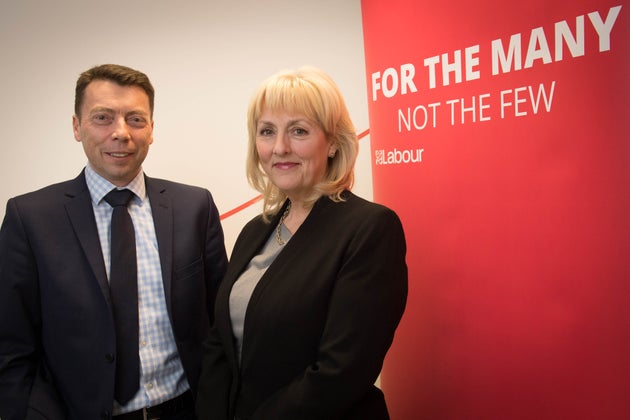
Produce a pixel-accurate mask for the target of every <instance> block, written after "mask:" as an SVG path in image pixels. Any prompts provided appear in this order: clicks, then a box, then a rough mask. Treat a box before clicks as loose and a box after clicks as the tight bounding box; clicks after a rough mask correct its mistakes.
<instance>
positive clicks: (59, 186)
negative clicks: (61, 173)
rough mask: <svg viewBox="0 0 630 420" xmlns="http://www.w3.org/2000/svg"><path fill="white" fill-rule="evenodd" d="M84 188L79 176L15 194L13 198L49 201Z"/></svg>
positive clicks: (26, 200) (28, 200)
mask: <svg viewBox="0 0 630 420" xmlns="http://www.w3.org/2000/svg"><path fill="white" fill-rule="evenodd" d="M85 189H87V185H86V184H85V180H82V179H81V177H80V176H79V177H77V178H74V179H70V180H66V181H61V182H56V183H54V184H50V185H46V186H44V187H41V188H39V189H36V190H33V191H29V192H26V193H23V194H20V195H17V196H15V197H13V199H14V200H16V201H20V202H30V201H42V200H44V201H50V200H55V198H57V197H59V198H62V197H67V196H72V195H75V194H79V193H80V192H81V191H83V190H85Z"/></svg>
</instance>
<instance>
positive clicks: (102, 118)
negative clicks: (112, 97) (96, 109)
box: [92, 114, 111, 124]
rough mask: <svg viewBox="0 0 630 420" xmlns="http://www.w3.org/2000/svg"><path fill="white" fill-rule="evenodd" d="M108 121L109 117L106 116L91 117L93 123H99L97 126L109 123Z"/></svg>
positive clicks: (96, 115)
mask: <svg viewBox="0 0 630 420" xmlns="http://www.w3.org/2000/svg"><path fill="white" fill-rule="evenodd" d="M110 119H111V118H109V116H108V115H106V114H95V115H92V120H93V121H94V122H97V123H99V124H102V123H105V122H109V120H110Z"/></svg>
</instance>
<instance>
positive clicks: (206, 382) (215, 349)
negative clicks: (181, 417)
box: [196, 327, 232, 420]
mask: <svg viewBox="0 0 630 420" xmlns="http://www.w3.org/2000/svg"><path fill="white" fill-rule="evenodd" d="M201 372H202V373H201V377H200V378H199V385H198V389H197V395H198V398H197V402H196V414H197V418H199V419H213V420H228V411H229V399H230V398H229V395H230V387H231V385H232V370H231V368H230V364H229V362H228V359H227V357H226V354H225V351H224V349H223V343H222V341H221V338H220V336H219V332H218V331H217V329H216V327H213V328H212V329H211V330H210V335H209V337H208V339H207V340H206V341H205V342H204V344H203V360H202V365H201Z"/></svg>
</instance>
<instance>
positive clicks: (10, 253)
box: [0, 64, 227, 420]
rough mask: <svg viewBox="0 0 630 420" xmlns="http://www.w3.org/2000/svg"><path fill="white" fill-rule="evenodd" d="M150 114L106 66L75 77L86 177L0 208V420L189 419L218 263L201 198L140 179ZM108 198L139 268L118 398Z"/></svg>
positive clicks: (217, 230)
mask: <svg viewBox="0 0 630 420" xmlns="http://www.w3.org/2000/svg"><path fill="white" fill-rule="evenodd" d="M153 103H154V91H153V87H152V85H151V83H150V81H149V79H148V78H147V76H146V75H145V74H143V73H142V72H139V71H137V70H134V69H131V68H128V67H124V66H119V65H110V64H107V65H102V66H96V67H94V68H91V69H89V70H87V71H85V72H84V73H82V74H81V75H80V77H79V79H78V80H77V85H76V96H75V115H74V116H73V119H72V125H73V131H74V137H75V139H76V140H77V141H78V142H80V143H82V144H83V148H84V151H85V154H86V156H87V159H88V163H87V165H86V167H85V169H84V170H83V171H82V172H81V173H80V174H79V176H78V177H77V178H75V179H73V180H70V181H66V182H62V183H59V184H55V185H51V186H48V187H46V188H43V189H41V190H39V191H35V192H31V193H28V194H24V195H21V196H18V197H15V198H12V199H10V200H9V201H8V203H7V208H6V214H5V219H4V222H3V224H2V228H1V229H0V419H2V420H13V419H23V418H33V419H41V418H47V419H61V418H69V419H79V420H85V419H98V418H102V419H107V418H112V417H113V418H114V419H136V418H137V419H140V418H144V419H146V418H160V419H163V420H164V419H173V420H174V419H194V401H193V396H194V395H196V387H197V382H198V378H199V371H200V364H201V352H202V351H201V343H202V341H203V340H204V339H205V337H206V335H207V333H208V331H209V328H210V324H211V323H212V313H213V306H214V297H215V293H216V290H217V287H218V284H219V282H220V280H221V278H222V277H223V275H224V273H225V268H226V264H227V256H226V251H225V246H224V242H223V231H222V228H221V225H220V222H219V215H218V211H217V208H216V206H215V204H214V202H213V200H212V196H211V194H210V193H209V191H207V190H206V189H202V188H199V187H193V186H187V185H183V184H178V183H175V182H171V181H166V180H161V179H156V178H150V177H148V176H146V175H145V174H144V173H143V171H142V163H143V161H144V159H145V157H146V156H147V153H148V150H149V146H150V145H151V143H152V142H153ZM114 189H128V190H131V191H132V192H133V194H132V195H131V196H132V198H131V202H130V203H129V204H128V207H127V209H126V210H127V212H128V214H129V215H130V216H131V220H132V222H133V232H132V235H133V234H135V249H136V257H137V258H136V260H137V276H134V277H137V290H138V293H137V296H138V297H137V299H136V298H134V302H137V306H138V310H137V311H136V314H137V315H135V320H136V321H135V324H136V325H135V328H136V331H137V336H138V342H137V343H135V342H134V341H135V340H129V341H131V343H127V342H123V340H119V343H118V344H119V345H122V344H124V345H126V344H134V346H135V348H136V349H138V350H137V353H138V355H137V357H135V356H136V355H135V354H133V355H132V356H134V357H133V358H135V360H138V361H139V373H138V375H137V376H138V377H134V376H136V375H131V376H132V383H134V385H133V386H132V392H131V394H130V395H129V396H128V397H125V398H122V397H120V396H119V395H120V394H119V393H117V389H115V388H116V386H115V384H116V382H117V379H118V378H120V377H122V376H121V375H123V374H124V373H128V372H129V370H127V371H126V372H121V371H120V369H119V371H118V372H117V369H116V365H117V359H119V358H120V357H119V356H120V355H122V353H123V351H122V350H119V351H118V352H117V327H116V323H115V317H114V312H113V307H114V306H115V305H114V299H112V296H113V293H110V281H111V278H110V277H111V276H110V275H111V267H113V265H114V263H116V262H117V261H116V260H117V257H115V255H116V254H115V253H112V248H111V247H112V245H111V244H110V230H111V229H112V227H111V218H112V213H113V207H112V206H111V205H110V204H109V203H108V201H106V196H108V193H109V192H110V191H111V190H114ZM125 214H126V213H125ZM131 237H133V236H131ZM112 256H114V258H112ZM110 264H111V266H110ZM129 271H132V270H129ZM133 289H134V292H135V287H134V288H133ZM126 306H127V308H126V309H129V306H130V305H126ZM133 309H134V311H135V305H133ZM132 348H134V347H132ZM134 353H135V352H134ZM131 371H133V370H131ZM136 389H137V390H136Z"/></svg>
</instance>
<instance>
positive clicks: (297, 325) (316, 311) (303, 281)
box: [197, 191, 407, 420]
mask: <svg viewBox="0 0 630 420" xmlns="http://www.w3.org/2000/svg"><path fill="white" fill-rule="evenodd" d="M344 197H345V201H343V202H333V201H332V200H330V199H329V198H327V197H323V198H320V199H319V200H318V201H317V202H316V203H315V206H314V207H313V209H312V211H311V212H310V214H309V215H308V217H307V218H306V220H305V221H304V223H303V224H302V225H301V226H300V228H299V229H298V230H297V231H296V232H295V234H294V235H293V237H292V238H291V240H290V241H289V242H288V243H287V244H286V245H285V246H284V249H283V250H282V251H281V252H280V254H279V255H278V256H277V258H276V260H275V261H274V262H273V263H272V264H271V266H270V267H269V269H268V270H267V271H266V273H265V274H264V275H263V277H262V278H261V279H260V282H259V283H258V285H257V286H256V288H255V289H254V291H253V294H252V296H251V300H250V302H249V305H248V307H247V311H246V315H245V324H244V332H243V337H244V338H243V348H242V362H241V366H240V368H239V366H238V363H237V360H236V356H235V347H234V339H233V335H232V328H231V322H230V313H229V295H230V290H231V288H232V285H233V284H234V282H235V281H236V280H237V279H238V277H239V275H240V274H241V273H242V272H243V270H244V269H245V268H246V267H247V264H248V263H249V261H250V260H251V259H252V258H253V257H254V256H255V255H257V254H258V253H259V252H260V250H261V248H262V246H263V245H264V244H265V242H266V241H267V239H268V238H269V236H270V235H272V234H274V229H275V227H276V225H277V223H278V219H279V215H280V214H282V212H283V211H284V208H283V209H281V210H280V211H279V212H278V214H277V215H276V216H275V217H274V218H273V220H272V221H271V223H264V222H263V221H262V219H261V217H260V216H259V217H256V218H254V219H253V220H251V221H250V222H249V223H248V224H247V225H246V226H245V227H244V228H243V230H242V232H241V233H240V235H239V237H238V238H237V241H236V243H235V245H234V249H233V252H232V255H231V259H230V263H229V265H228V271H227V274H226V276H225V277H224V280H223V282H222V283H221V286H220V290H219V293H218V296H217V300H216V307H215V325H214V328H213V330H212V333H211V336H210V339H209V340H208V341H207V343H206V345H205V356H204V362H203V371H202V375H201V380H200V383H199V395H198V402H197V409H198V415H199V419H200V420H205V419H212V420H215V419H226V420H227V419H229V420H232V419H235V418H236V419H251V420H253V419H264V420H282V419H286V420H300V419H327V420H328V419H355V418H356V419H387V418H388V414H387V408H386V406H385V401H384V398H383V394H382V393H381V392H380V390H379V389H378V388H376V387H375V386H374V382H375V381H376V379H377V377H378V375H379V373H380V370H381V367H382V362H383V359H384V357H385V354H386V352H387V350H388V348H389V346H390V344H391V343H392V339H393V337H394V331H395V329H396V327H397V325H398V322H399V321H400V318H401V316H402V314H403V311H404V308H405V303H406V298H407V265H406V262H405V253H406V244H405V236H404V233H403V228H402V225H401V222H400V220H399V218H398V216H397V215H396V214H395V213H394V212H393V211H392V210H390V209H388V208H386V207H384V206H382V205H379V204H375V203H371V202H369V201H366V200H364V199H362V198H359V197H357V196H355V195H354V194H352V193H350V192H347V191H346V192H345V193H344ZM285 206H286V203H285Z"/></svg>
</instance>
